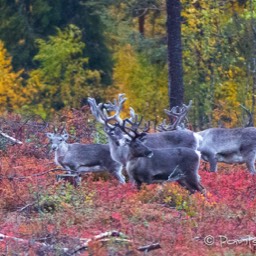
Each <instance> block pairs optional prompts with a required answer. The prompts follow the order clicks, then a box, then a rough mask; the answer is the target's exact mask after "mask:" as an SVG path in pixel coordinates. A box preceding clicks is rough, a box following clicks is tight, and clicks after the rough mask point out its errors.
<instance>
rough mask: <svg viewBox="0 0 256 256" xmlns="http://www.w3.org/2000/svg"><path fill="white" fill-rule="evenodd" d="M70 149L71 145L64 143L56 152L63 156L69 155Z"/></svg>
mask: <svg viewBox="0 0 256 256" xmlns="http://www.w3.org/2000/svg"><path fill="white" fill-rule="evenodd" d="M68 148H69V144H68V143H67V142H65V141H63V142H62V143H61V144H60V145H59V147H58V149H57V150H56V151H55V152H56V154H57V155H59V156H63V155H65V154H66V153H67V151H68Z"/></svg>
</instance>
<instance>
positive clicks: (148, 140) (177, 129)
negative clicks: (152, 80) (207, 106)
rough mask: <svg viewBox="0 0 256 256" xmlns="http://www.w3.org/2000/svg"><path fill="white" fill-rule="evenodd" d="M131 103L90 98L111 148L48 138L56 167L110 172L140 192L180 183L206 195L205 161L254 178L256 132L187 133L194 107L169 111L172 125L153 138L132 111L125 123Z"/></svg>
mask: <svg viewBox="0 0 256 256" xmlns="http://www.w3.org/2000/svg"><path fill="white" fill-rule="evenodd" d="M125 101H126V98H125V95H124V94H119V95H118V98H117V99H116V100H114V102H113V103H112V102H107V103H99V104H97V102H96V100H95V99H94V98H88V103H89V105H90V109H91V112H92V114H93V116H94V117H95V119H96V121H97V122H99V123H101V124H102V125H103V128H104V132H105V133H106V135H107V138H108V144H82V143H72V144H70V143H67V140H68V138H69V134H68V133H67V132H66V131H62V132H61V133H47V136H48V138H49V139H50V141H51V149H52V150H54V151H55V163H56V164H57V165H60V166H62V167H63V168H64V170H65V171H66V172H67V173H73V174H77V175H78V176H80V175H81V174H82V173H87V172H104V171H107V172H109V173H111V174H112V175H114V176H115V177H116V178H117V179H118V181H119V182H120V183H122V184H123V183H125V182H126V180H125V176H124V175H123V170H125V171H126V173H127V175H128V178H129V181H130V182H132V183H133V184H134V185H136V186H138V188H139V187H140V186H141V185H142V184H143V183H146V184H151V183H156V182H164V181H170V182H171V181H177V182H178V183H179V184H180V185H181V186H183V187H185V188H186V189H187V190H189V191H190V192H191V193H194V192H196V191H199V192H201V193H203V194H205V189H204V187H203V185H202V184H201V182H200V176H199V174H198V169H199V164H200V159H201V158H202V159H203V160H205V161H207V162H209V165H210V171H211V172H216V171H217V163H218V162H224V163H229V164H233V163H245V164H246V166H247V168H248V169H249V171H250V173H251V174H255V173H256V171H255V167H254V162H255V157H256V128H254V127H244V128H209V129H206V130H203V131H200V132H193V131H191V130H188V129H185V128H184V125H183V123H182V121H183V120H184V119H185V117H186V114H187V112H188V109H189V108H190V106H191V103H190V104H189V105H188V106H186V105H183V107H174V108H172V109H171V110H170V111H168V110H165V112H166V113H167V114H168V115H169V116H170V117H171V119H172V120H173V122H172V123H171V124H166V122H163V123H162V124H161V125H159V126H158V130H159V132H156V133H148V131H149V123H142V118H141V119H139V118H138V115H136V114H135V111H134V110H133V109H132V108H130V117H129V118H125V119H123V118H121V111H122V109H123V104H124V103H125Z"/></svg>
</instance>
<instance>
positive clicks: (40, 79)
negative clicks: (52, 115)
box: [26, 24, 100, 111]
mask: <svg viewBox="0 0 256 256" xmlns="http://www.w3.org/2000/svg"><path fill="white" fill-rule="evenodd" d="M81 37H82V34H81V31H80V30H79V28H78V27H76V26H75V25H72V24H71V25H69V26H68V27H67V28H65V29H64V30H63V31H62V30H60V29H57V34H56V35H55V36H50V37H49V39H48V40H47V41H44V40H42V39H40V40H38V41H37V42H38V45H39V52H38V54H37V55H36V56H35V60H37V61H38V62H39V63H40V66H39V68H38V69H37V70H34V71H32V72H31V74H30V77H31V78H30V80H29V81H28V86H27V88H26V89H27V91H28V93H27V94H28V97H31V92H33V91H34V94H38V91H39V92H40V94H39V96H37V98H32V102H31V104H30V105H32V104H33V105H35V104H40V105H39V107H40V106H43V108H44V109H45V111H51V110H52V109H55V110H59V109H61V108H63V107H67V106H68V107H80V106H81V105H82V104H83V102H84V100H85V98H86V97H87V96H88V95H90V94H92V93H94V91H97V89H98V88H99V85H100V73H99V72H98V71H96V70H90V69H89V68H88V65H87V64H88V59H87V58H84V57H83V55H82V52H83V49H84V47H85V44H84V43H83V42H82V41H81Z"/></svg>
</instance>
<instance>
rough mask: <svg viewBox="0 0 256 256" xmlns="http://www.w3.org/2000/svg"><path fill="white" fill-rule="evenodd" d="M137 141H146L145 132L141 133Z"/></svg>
mask: <svg viewBox="0 0 256 256" xmlns="http://www.w3.org/2000/svg"><path fill="white" fill-rule="evenodd" d="M139 140H140V141H142V142H145V141H146V140H147V133H146V132H143V133H141V134H140V138H139Z"/></svg>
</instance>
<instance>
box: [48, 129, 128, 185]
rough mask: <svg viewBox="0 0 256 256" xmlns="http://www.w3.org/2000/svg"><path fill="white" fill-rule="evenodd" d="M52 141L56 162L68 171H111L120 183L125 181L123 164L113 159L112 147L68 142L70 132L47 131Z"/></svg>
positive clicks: (78, 172) (79, 172)
mask: <svg viewBox="0 0 256 256" xmlns="http://www.w3.org/2000/svg"><path fill="white" fill-rule="evenodd" d="M46 135H47V137H48V138H49V139H50V141H51V144H52V145H51V149H52V150H54V151H55V163H56V164H57V165H61V166H62V167H63V168H64V169H65V170H66V171H67V172H71V173H77V174H81V173H87V172H105V171H107V172H109V173H111V174H112V175H114V176H115V177H116V178H117V179H118V181H119V182H120V183H125V177H124V176H123V174H122V165H121V164H119V163H118V162H116V161H114V160H112V158H111V156H110V149H109V146H108V145H105V144H81V143H73V144H69V143H67V140H68V138H69V135H68V133H66V132H63V133H62V134H55V133H46Z"/></svg>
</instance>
